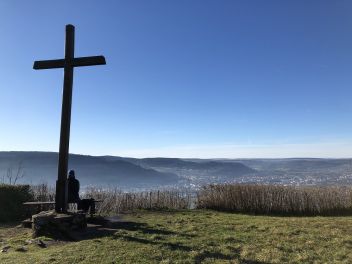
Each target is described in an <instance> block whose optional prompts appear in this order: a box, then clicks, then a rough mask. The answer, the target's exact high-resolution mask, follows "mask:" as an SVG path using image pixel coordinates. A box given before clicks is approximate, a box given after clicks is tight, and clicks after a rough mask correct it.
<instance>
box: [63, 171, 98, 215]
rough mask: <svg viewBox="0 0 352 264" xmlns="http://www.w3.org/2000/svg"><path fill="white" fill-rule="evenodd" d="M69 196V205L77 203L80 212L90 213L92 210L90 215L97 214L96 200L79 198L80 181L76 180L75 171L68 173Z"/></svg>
mask: <svg viewBox="0 0 352 264" xmlns="http://www.w3.org/2000/svg"><path fill="white" fill-rule="evenodd" d="M67 194H68V195H67V196H68V197H67V198H68V203H77V209H78V210H83V211H84V212H88V210H89V208H90V214H94V213H95V203H94V199H81V198H80V197H79V181H78V180H77V179H76V176H75V171H74V170H70V171H69V173H68V179H67Z"/></svg>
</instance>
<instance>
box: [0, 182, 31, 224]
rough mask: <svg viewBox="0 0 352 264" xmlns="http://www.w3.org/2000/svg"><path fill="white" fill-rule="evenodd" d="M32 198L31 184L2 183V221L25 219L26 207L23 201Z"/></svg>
mask: <svg viewBox="0 0 352 264" xmlns="http://www.w3.org/2000/svg"><path fill="white" fill-rule="evenodd" d="M32 199H33V194H32V192H31V189H30V186H29V185H7V184H0V222H7V221H16V220H21V219H23V218H24V217H25V208H24V206H23V205H22V203H24V202H26V201H29V200H32Z"/></svg>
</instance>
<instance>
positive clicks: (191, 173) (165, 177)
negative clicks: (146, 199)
mask: <svg viewBox="0 0 352 264" xmlns="http://www.w3.org/2000/svg"><path fill="white" fill-rule="evenodd" d="M57 162H58V154H57V153H54V152H0V181H1V179H5V180H6V178H4V176H5V175H6V172H7V170H8V169H9V168H10V169H12V173H16V170H17V169H18V167H19V165H20V164H21V166H22V167H23V172H24V173H25V177H24V178H23V180H22V182H27V183H34V184H35V183H42V182H46V183H49V184H54V183H55V181H56V178H57ZM70 168H72V169H75V171H76V174H77V177H78V178H79V179H80V181H81V184H82V185H83V186H86V185H98V186H107V185H108V186H110V187H113V186H118V187H120V188H151V187H161V186H186V185H189V184H190V183H191V182H192V181H196V182H198V180H197V179H200V182H201V183H202V184H203V183H204V184H207V183H212V182H223V181H224V180H226V181H233V180H234V179H235V178H236V177H239V176H244V175H246V174H248V173H253V172H255V170H253V169H251V168H249V167H248V166H245V165H243V164H242V163H239V162H231V163H226V162H221V161H205V162H193V161H187V160H182V159H177V158H174V159H171V158H147V159H135V158H123V157H114V156H99V157H96V156H85V155H75V154H71V155H70V158H69V169H70ZM199 184H200V183H199Z"/></svg>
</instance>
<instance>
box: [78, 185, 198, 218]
mask: <svg viewBox="0 0 352 264" xmlns="http://www.w3.org/2000/svg"><path fill="white" fill-rule="evenodd" d="M85 196H86V197H88V198H94V199H96V200H102V201H103V202H102V203H101V204H99V205H98V213H100V214H105V215H107V214H117V213H121V212H130V211H134V210H139V209H148V210H165V209H166V210H170V209H171V210H176V209H188V208H190V206H191V202H192V195H191V193H190V192H186V191H178V190H168V191H149V192H135V193H125V192H122V191H121V190H118V189H110V190H105V189H98V188H90V189H88V190H87V192H86V194H85Z"/></svg>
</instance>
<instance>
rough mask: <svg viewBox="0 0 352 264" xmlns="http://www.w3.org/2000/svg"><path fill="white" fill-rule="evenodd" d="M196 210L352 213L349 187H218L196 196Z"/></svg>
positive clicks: (317, 213)
mask: <svg viewBox="0 0 352 264" xmlns="http://www.w3.org/2000/svg"><path fill="white" fill-rule="evenodd" d="M198 208H206V209H215V210H224V211H233V212H243V213H251V214H283V215H346V214H351V213H352V188H351V187H331V186H330V187H293V186H274V185H241V184H220V185H209V186H205V187H203V189H202V190H200V191H199V192H198Z"/></svg>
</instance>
